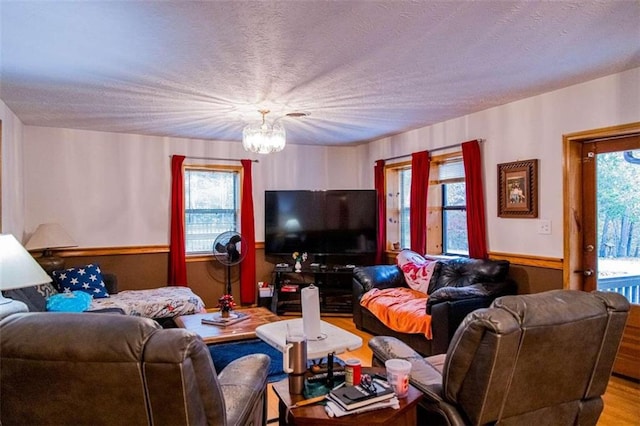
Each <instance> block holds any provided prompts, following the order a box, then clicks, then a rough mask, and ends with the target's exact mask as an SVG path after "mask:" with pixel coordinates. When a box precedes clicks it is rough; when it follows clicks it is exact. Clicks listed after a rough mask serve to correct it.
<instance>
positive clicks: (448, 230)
mask: <svg viewBox="0 0 640 426" xmlns="http://www.w3.org/2000/svg"><path fill="white" fill-rule="evenodd" d="M429 177H430V182H429V196H428V203H429V206H428V215H429V216H428V219H427V220H428V227H429V232H428V233H427V252H428V253H430V254H456V255H467V254H468V253H469V243H468V238H467V206H466V192H465V182H464V166H463V163H462V156H461V153H459V152H458V153H454V154H449V155H442V156H438V157H433V158H432V159H431V170H430V171H429ZM386 186H387V190H388V191H387V196H388V197H387V218H388V223H387V240H388V241H390V242H392V243H395V242H398V243H399V245H400V247H401V248H408V247H411V235H410V231H409V210H410V206H411V203H410V200H411V163H401V164H394V165H389V166H387V171H386Z"/></svg>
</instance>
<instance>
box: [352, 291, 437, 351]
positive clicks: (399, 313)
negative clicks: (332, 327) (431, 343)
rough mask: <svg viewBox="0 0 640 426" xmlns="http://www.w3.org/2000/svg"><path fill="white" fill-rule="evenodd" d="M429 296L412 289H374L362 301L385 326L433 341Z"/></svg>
mask: <svg viewBox="0 0 640 426" xmlns="http://www.w3.org/2000/svg"><path fill="white" fill-rule="evenodd" d="M427 297H428V296H427V295H426V294H424V293H422V292H420V291H416V290H413V289H410V288H404V287H395V288H387V289H383V290H380V289H377V288H372V289H371V290H369V291H368V292H366V293H365V294H364V295H363V296H362V299H361V300H360V305H361V306H363V307H365V308H367V309H368V310H369V311H370V312H371V313H372V314H374V315H375V316H376V317H377V318H378V319H379V320H380V321H382V323H383V324H384V325H386V326H387V327H389V328H390V329H392V330H394V331H398V332H401V333H422V334H424V335H425V337H426V338H427V339H431V315H427V313H426V307H427Z"/></svg>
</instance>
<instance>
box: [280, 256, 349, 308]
mask: <svg viewBox="0 0 640 426" xmlns="http://www.w3.org/2000/svg"><path fill="white" fill-rule="evenodd" d="M349 266H350V267H346V266H344V265H339V266H327V267H326V268H325V267H313V268H311V267H305V268H303V269H302V271H301V272H295V271H293V270H292V269H289V268H283V267H278V266H276V267H275V268H274V270H273V284H274V292H273V298H272V300H271V311H272V312H275V313H276V314H278V315H283V314H285V313H291V312H296V313H300V312H302V305H301V302H300V291H301V290H302V289H303V288H305V287H307V286H309V285H311V284H314V285H315V286H316V287H318V292H319V295H320V313H323V314H351V313H353V303H352V298H353V297H352V293H353V292H352V286H353V283H352V281H353V267H351V265H349Z"/></svg>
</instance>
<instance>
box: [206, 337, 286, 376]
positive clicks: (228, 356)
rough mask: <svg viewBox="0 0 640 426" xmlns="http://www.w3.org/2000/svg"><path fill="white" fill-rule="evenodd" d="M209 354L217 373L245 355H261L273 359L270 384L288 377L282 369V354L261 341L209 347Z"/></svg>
mask: <svg viewBox="0 0 640 426" xmlns="http://www.w3.org/2000/svg"><path fill="white" fill-rule="evenodd" d="M209 352H210V353H211V359H212V360H213V365H214V366H215V367H216V372H218V373H219V372H220V371H222V369H223V368H224V367H226V366H227V365H228V364H229V363H230V362H231V361H234V360H236V359H238V358H241V357H243V356H245V355H249V354H256V353H260V354H265V355H268V356H269V358H271V365H270V367H269V374H268V375H267V380H268V381H269V383H271V382H277V381H280V380H282V379H284V378H285V377H287V374H286V373H285V372H284V371H283V369H282V352H280V351H278V350H277V349H275V348H273V347H272V346H269V345H268V344H266V343H265V342H263V341H262V340H260V339H253V340H244V341H241V342H235V343H221V344H217V345H209Z"/></svg>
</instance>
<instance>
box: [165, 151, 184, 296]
mask: <svg viewBox="0 0 640 426" xmlns="http://www.w3.org/2000/svg"><path fill="white" fill-rule="evenodd" d="M183 162H184V155H174V156H172V158H171V236H170V238H171V239H170V242H169V277H168V280H167V284H169V285H179V286H186V285H187V261H186V256H185V246H184V244H185V243H184V177H183V174H182V163H183Z"/></svg>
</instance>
